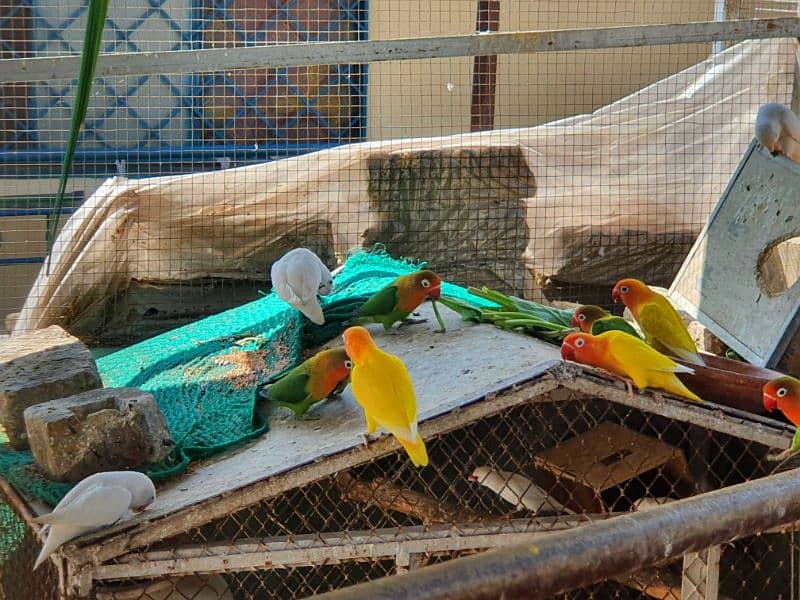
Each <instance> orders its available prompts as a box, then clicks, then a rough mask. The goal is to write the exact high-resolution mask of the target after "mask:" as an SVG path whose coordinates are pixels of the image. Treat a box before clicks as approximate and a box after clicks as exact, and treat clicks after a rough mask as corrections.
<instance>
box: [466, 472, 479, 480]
mask: <svg viewBox="0 0 800 600" xmlns="http://www.w3.org/2000/svg"><path fill="white" fill-rule="evenodd" d="M467 479H468V480H469V481H478V476H477V475H475V473H473V474H472V475H470V476H469V477H467Z"/></svg>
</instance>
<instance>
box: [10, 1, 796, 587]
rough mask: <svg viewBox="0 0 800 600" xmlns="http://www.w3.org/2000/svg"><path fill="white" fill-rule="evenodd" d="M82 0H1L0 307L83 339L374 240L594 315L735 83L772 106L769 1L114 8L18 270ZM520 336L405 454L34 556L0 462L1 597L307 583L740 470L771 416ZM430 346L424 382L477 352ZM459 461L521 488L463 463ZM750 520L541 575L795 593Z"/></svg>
mask: <svg viewBox="0 0 800 600" xmlns="http://www.w3.org/2000/svg"><path fill="white" fill-rule="evenodd" d="M87 4H88V2H87V1H84V0H67V1H66V2H61V3H55V2H52V1H51V0H7V1H6V2H4V3H3V4H2V6H0V61H2V62H0V178H2V182H1V183H0V188H1V189H0V274H1V275H0V277H2V280H3V282H4V288H5V290H6V292H5V293H4V295H3V297H2V298H0V312H2V316H4V317H5V323H4V325H5V331H6V332H8V333H10V332H22V331H25V330H28V329H35V328H41V327H46V326H48V325H50V324H54V323H57V324H60V325H62V326H64V327H65V328H66V329H68V330H69V331H70V332H72V333H74V334H75V335H77V336H79V337H80V338H81V339H83V340H86V341H87V342H89V343H90V344H91V345H93V346H96V347H109V346H110V347H119V346H124V345H127V344H130V343H132V342H135V341H138V340H141V339H144V338H147V337H150V336H152V335H155V334H157V333H160V332H163V331H165V330H168V329H171V328H173V327H177V326H180V325H183V324H185V323H188V322H192V321H195V320H197V319H198V318H201V317H204V316H206V315H208V314H211V313H217V312H220V311H222V310H224V309H227V308H230V307H232V306H237V305H240V304H243V303H244V302H246V301H249V300H252V299H254V298H256V297H257V292H258V290H259V289H264V288H265V286H266V285H267V284H268V272H269V265H270V264H271V263H272V262H273V261H274V260H275V259H276V258H277V257H278V256H280V255H281V254H282V253H283V252H285V251H286V250H288V249H290V248H291V247H294V246H298V245H304V246H307V247H309V248H312V249H313V250H315V251H316V252H317V253H318V254H319V255H320V256H321V257H322V258H323V260H324V262H326V264H328V265H329V266H331V267H333V266H335V265H337V264H339V263H341V261H342V260H343V259H344V258H345V257H346V256H347V253H348V252H349V251H350V250H352V249H353V248H356V247H368V246H372V245H374V244H376V243H381V244H384V245H385V246H386V247H387V249H388V250H389V251H390V252H391V253H392V254H393V255H396V256H410V257H415V258H419V259H422V260H427V261H429V264H430V265H431V266H432V267H433V268H435V269H436V270H437V271H438V272H440V273H441V274H442V275H443V276H445V277H446V279H447V280H448V281H452V282H454V283H458V284H462V285H488V286H491V287H493V288H495V289H498V290H501V291H504V292H509V293H513V294H516V295H519V296H524V297H526V298H532V299H536V300H544V301H558V300H569V301H581V302H586V303H589V302H592V303H597V304H601V305H604V306H607V307H608V303H609V299H610V296H609V290H610V288H611V286H612V285H613V283H614V282H615V281H616V280H617V279H618V278H620V277H622V276H636V277H639V278H641V279H643V280H646V281H648V282H649V283H652V284H656V285H667V284H668V283H669V282H670V281H671V280H672V278H673V277H674V275H675V273H676V272H677V270H678V268H679V267H680V265H681V263H682V262H683V260H684V258H685V256H686V254H687V252H688V251H689V249H690V247H691V245H692V243H693V241H694V239H695V237H696V236H697V234H698V232H699V231H700V229H701V227H702V226H703V224H704V223H705V220H706V218H707V217H708V214H709V213H710V211H711V210H712V208H713V206H714V205H715V204H716V202H717V200H718V198H719V196H720V194H721V193H722V191H723V190H724V188H725V185H726V184H727V182H728V180H729V178H730V176H731V174H732V173H733V172H734V170H735V169H736V166H737V164H738V163H739V160H740V157H741V156H742V154H743V153H744V152H745V150H746V149H747V147H748V145H749V144H750V142H751V140H752V125H753V119H754V116H755V112H756V110H757V108H758V106H759V105H761V104H763V103H765V102H769V101H777V102H781V103H784V104H787V105H789V104H796V103H797V98H796V92H795V90H796V89H797V88H796V79H795V77H796V74H795V72H794V68H795V40H796V38H797V37H800V21H798V19H797V17H796V15H797V5H796V2H793V1H791V2H790V1H785V2H784V1H779V0H772V1H770V0H735V1H733V0H727V1H723V0H701V1H697V0H692V1H689V0H665V1H663V2H658V3H654V2H646V3H642V2H633V1H625V2H620V1H615V2H610V1H608V2H606V1H600V0H598V1H596V2H578V1H576V0H558V1H557V2H546V3H543V2H534V1H532V0H530V1H527V0H526V1H519V2H507V3H501V2H499V0H480V1H477V0H476V1H471V0H469V1H468V0H426V1H421V0H402V1H401V0H372V1H370V2H367V1H366V0H269V1H262V2H256V3H253V2H249V1H248V0H192V1H191V2H189V1H181V0H150V1H148V2H143V1H142V0H131V1H130V2H127V3H125V4H124V6H116V5H112V7H111V9H110V12H109V16H108V19H107V21H106V27H105V32H104V37H103V40H104V41H103V46H102V52H103V53H104V54H106V56H104V57H103V59H102V60H101V62H100V66H99V67H98V69H99V72H98V75H97V78H96V81H95V84H94V88H93V96H92V101H91V103H90V107H89V113H88V116H87V119H86V122H85V125H84V128H83V132H82V134H81V138H80V144H79V146H78V152H77V155H76V160H75V163H74V165H73V171H72V172H73V176H72V178H71V179H70V183H69V185H68V188H67V190H68V194H67V198H66V201H65V203H64V205H63V208H62V214H61V215H58V218H59V219H60V229H59V234H58V239H57V240H56V241H55V246H54V251H53V253H52V255H51V258H50V263H49V265H48V267H49V268H48V270H44V269H42V264H43V263H44V261H45V256H46V254H47V249H48V244H49V243H50V242H53V241H54V240H50V239H48V237H47V231H48V225H49V223H50V222H51V221H52V220H53V219H54V218H56V215H55V214H54V211H55V191H56V189H57V186H58V175H59V172H60V168H61V160H62V157H63V151H64V148H65V145H66V139H67V132H68V129H69V122H70V119H71V115H72V111H73V101H74V97H73V95H74V90H75V86H76V81H75V78H74V77H75V72H74V71H73V70H71V69H72V67H75V65H77V64H78V58H77V54H78V53H79V52H80V50H81V44H82V31H83V27H84V25H85V20H86V7H87ZM767 19H769V20H767ZM728 21H734V22H733V23H730V22H728ZM609 27H618V28H619V29H615V30H614V31H613V32H611V33H609V32H608V31H607V30H605V29H604V28H609ZM518 31H519V32H524V33H519V34H513V35H517V36H520V37H517V38H515V37H513V35H512V33H511V32H518ZM505 34H507V36H506V37H502V36H503V35H505ZM332 42H335V43H337V44H338V45H330V44H329V43H332ZM459 44H461V45H460V46H459ZM118 53H126V54H124V55H122V56H119V55H117V54H118ZM34 58H35V59H37V60H36V61H32V60H31V59H34ZM39 59H41V60H39ZM48 61H50V62H48ZM115 61H116V62H115ZM67 67H70V68H69V69H68V68H67ZM68 217H69V218H68ZM609 308H610V307H609ZM476 329H481V330H484V328H476ZM497 335H500V334H499V333H497ZM498 339H501V340H505V339H506V338H503V337H500V338H498ZM509 339H510V338H509ZM530 343H531V344H533V345H534V346H535V345H536V344H538V342H537V343H534V342H530ZM531 347H533V346H531ZM536 347H537V348H539V346H536ZM483 349H484V350H485V347H484V348H483ZM534 354H536V356H537V357H538V359H537V360H531V362H530V364H529V366H531V367H532V368H533V371H534V373H533V374H531V373H529V372H528V373H525V372H524V371H525V369H523V368H522V366H521V365H518V364H516V363H515V365H516V368H517V370H516V371H515V372H514V373H512V374H510V377H511V379H510V380H508V381H506V380H504V381H502V382H501V381H500V380H492V385H491V386H489V388H487V389H482V388H481V389H478V388H476V389H475V390H473V391H472V393H471V394H470V395H469V397H468V398H459V399H457V400H458V401H459V403H457V405H448V408H446V409H445V408H442V409H441V410H438V409H437V410H434V411H433V412H431V413H430V414H429V415H428V416H427V417H426V419H427V420H426V421H425V422H424V423H423V424H422V428H421V431H422V432H423V435H424V436H425V438H426V440H427V443H428V448H429V453H430V455H431V464H432V466H431V467H430V468H427V469H425V470H423V471H421V472H418V471H416V470H414V469H413V468H412V467H411V466H410V464H409V463H408V461H407V459H406V457H405V455H403V454H402V453H399V452H398V451H397V448H396V447H395V446H394V445H393V444H392V442H391V441H390V440H386V439H382V440H379V441H378V442H374V443H372V444H370V446H369V447H368V448H366V449H357V448H355V446H354V445H348V446H346V447H344V446H343V447H342V448H340V449H339V450H338V451H337V452H336V453H333V454H330V455H319V456H313V457H307V461H306V462H303V463H301V464H295V465H293V467H292V468H291V469H290V470H287V471H285V472H284V471H281V470H276V471H274V472H269V473H267V472H261V471H258V467H257V465H256V466H254V465H255V463H249V468H251V469H254V470H255V471H254V472H248V471H247V470H246V469H245V468H244V467H243V466H241V465H240V466H239V467H236V468H239V469H242V470H240V471H237V470H235V469H234V471H232V475H231V476H229V477H228V478H227V479H226V481H227V483H228V484H229V486H228V487H224V486H223V487H213V486H212V488H211V491H210V492H208V493H207V494H206V495H205V496H202V497H199V496H198V499H197V501H196V502H190V503H185V504H181V503H180V502H178V501H177V500H176V504H175V505H174V507H173V509H171V510H169V511H165V512H163V513H161V514H158V515H157V516H155V517H152V520H150V518H151V517H150V516H148V515H146V516H145V517H142V518H141V519H139V520H136V521H134V522H131V523H128V524H126V525H123V526H122V527H121V528H118V529H115V530H113V531H110V532H104V533H103V534H102V537H99V538H98V537H94V538H92V537H89V538H87V539H84V540H82V541H81V542H80V544H79V545H78V546H75V547H71V548H69V549H67V551H66V554H65V556H66V557H68V560H67V558H62V559H61V560H60V561H59V563H58V564H54V563H50V562H48V563H47V564H46V565H45V566H44V567H42V571H37V572H36V575H35V576H34V577H30V576H29V573H30V572H29V569H30V566H31V563H32V561H33V559H34V557H35V555H36V554H37V552H38V541H37V537H36V533H37V532H36V530H35V528H34V527H33V526H32V525H31V520H32V514H31V512H30V508H29V507H28V506H27V504H26V503H25V502H24V501H23V500H21V499H20V497H19V496H18V495H17V493H16V492H14V491H13V490H12V489H11V488H10V487H8V486H6V487H3V489H2V492H3V496H4V498H5V499H6V500H7V505H0V509H3V510H5V509H6V506H7V507H9V509H8V510H12V511H13V513H14V514H15V515H16V518H8V519H2V523H3V524H4V525H5V524H6V523H12V524H13V527H14V532H15V536H16V537H14V538H13V539H15V540H18V541H17V542H16V543H15V544H16V545H15V546H14V547H15V548H16V550H15V552H14V553H12V554H4V553H2V552H1V551H0V558H2V560H3V562H2V564H0V596H2V597H3V598H8V599H11V598H13V599H15V600H17V599H19V600H25V599H26V598H37V599H40V598H43V599H46V598H50V597H52V598H59V597H64V596H67V595H79V596H84V597H87V596H90V597H97V598H107V599H114V600H122V599H123V598H124V599H126V600H127V599H130V600H138V599H146V600H151V599H153V600H155V599H159V600H166V599H170V600H177V599H179V598H192V599H199V598H204V599H206V598H207V599H209V600H211V599H223V598H225V599H228V598H231V599H237V600H238V599H260V598H272V597H274V598H287V597H303V596H307V595H312V594H317V593H323V592H327V591H331V590H336V589H340V588H343V587H345V586H348V585H352V584H355V583H359V582H363V581H368V580H374V579H378V578H382V577H385V576H387V575H392V574H395V573H400V572H404V571H413V570H416V569H419V568H422V567H424V566H427V565H432V564H435V563H441V562H447V561H450V560H452V559H454V558H458V557H461V556H465V555H469V554H473V553H477V552H483V551H485V550H487V549H491V548H496V547H499V546H503V545H508V544H512V543H516V542H527V541H529V540H536V539H539V536H542V535H545V534H547V533H550V532H553V531H559V530H562V529H565V528H580V527H581V526H584V525H586V524H587V523H593V522H596V521H598V520H603V519H607V518H609V517H612V516H618V515H620V514H627V513H629V512H638V511H640V510H644V509H645V508H649V506H650V505H652V504H653V503H655V504H658V503H659V502H662V501H665V500H667V499H669V500H677V499H679V498H684V497H688V496H693V495H697V494H701V493H704V492H708V491H711V490H715V489H720V488H725V487H728V486H730V485H733V484H736V483H739V482H743V481H750V480H755V479H758V478H761V477H765V476H769V475H770V474H771V473H773V471H775V469H776V466H775V464H774V463H771V462H770V461H767V460H765V455H766V453H767V452H768V451H769V450H770V449H772V448H784V447H785V446H786V445H787V443H788V441H789V439H790V437H791V436H790V433H789V432H788V430H787V428H786V427H784V426H783V425H781V424H779V423H777V422H774V421H769V420H766V419H761V418H759V417H756V416H753V415H745V414H740V413H737V412H736V411H733V410H728V409H725V408H722V407H718V406H716V405H714V406H712V407H708V406H689V405H684V404H683V403H681V402H678V401H675V400H674V399H669V398H665V397H661V396H659V395H655V396H649V395H646V396H640V395H634V396H629V395H627V394H626V393H625V392H624V391H623V390H621V389H620V388H619V387H618V386H617V385H616V384H614V383H610V382H609V381H607V380H603V379H597V378H596V376H595V375H592V374H591V373H589V372H584V371H581V370H577V369H575V368H572V367H570V368H565V367H554V366H553V365H554V361H556V360H557V359H558V356H557V355H556V353H555V351H554V350H553V349H552V348H550V349H549V354H548V352H546V351H544V350H542V349H541V348H539V349H538V350H536V351H535V352H534ZM481 358H483V357H481ZM469 360H475V356H474V355H470V357H469ZM487 360H488V359H484V360H483V363H482V364H483V366H484V367H485V362H486V361H487ZM492 360H493V361H494V362H493V363H492V364H493V365H494V368H497V369H498V370H499V369H500V365H501V364H502V363H506V362H509V361H510V359H508V360H507V359H505V358H502V357H494V358H493V359H492ZM511 362H513V361H511ZM447 367H448V368H446V369H444V370H443V372H444V375H442V376H441V378H440V379H436V378H435V377H434V379H435V380H436V381H440V380H446V378H448V377H449V378H450V380H449V381H452V380H454V379H457V378H460V377H462V376H466V375H467V373H468V372H469V371H470V370H473V369H476V370H478V369H477V367H474V366H472V365H471V364H469V363H468V360H467V359H466V358H465V359H464V361H463V364H462V363H461V362H459V361H458V360H453V361H452V364H449V365H447ZM449 381H448V383H449ZM444 387H446V388H447V391H448V392H450V391H451V390H450V389H449V387H448V386H447V385H445V386H444ZM431 397H433V393H432V392H431ZM449 400H453V399H452V398H449ZM354 422H355V421H354ZM353 433H354V434H355V433H356V431H355V429H354V431H353ZM643 449H646V451H644V450H643ZM250 451H252V448H250V447H248V448H246V449H244V450H243V449H240V448H237V449H234V450H231V451H230V452H229V453H227V454H226V455H224V456H223V457H220V458H214V459H209V460H207V461H200V463H199V465H196V466H194V465H193V466H192V467H191V469H197V471H196V472H192V471H191V470H190V473H189V475H188V476H187V477H194V476H195V475H196V476H198V477H201V476H202V474H203V473H205V472H206V471H205V470H206V469H211V470H213V469H214V468H219V469H222V467H215V466H214V465H226V464H229V463H226V462H225V461H228V460H235V459H237V456H242V455H244V454H245V453H247V452H250ZM604 452H605V453H604ZM580 457H582V458H581V459H580V460H578V458H580ZM481 466H490V467H492V468H493V469H495V470H498V471H503V472H507V473H512V474H519V475H520V476H522V480H524V481H528V482H529V483H530V484H531V486H530V487H528V488H526V489H527V490H533V491H534V492H533V493H532V494H531V496H532V497H534V498H538V502H539V503H538V505H537V506H535V507H534V508H533V509H532V508H530V506H525V505H524V504H523V506H522V507H518V506H517V504H518V503H519V502H517V501H516V500H514V494H517V495H519V490H518V489H517V490H516V491H514V489H512V487H510V486H509V485H507V484H504V485H501V486H500V487H499V489H498V490H496V491H492V490H491V489H490V488H489V487H487V486H484V485H481V483H480V482H475V481H470V480H469V476H470V475H471V473H473V471H474V470H475V469H476V468H478V467H481ZM208 472H209V473H211V472H212V471H208ZM214 472H216V473H219V472H221V471H219V470H218V471H214ZM254 473H255V474H254ZM503 476H504V475H503ZM182 481H185V480H183V479H180V478H178V479H176V480H175V481H172V482H170V483H168V484H167V485H168V486H169V487H170V490H171V492H170V493H172V494H174V497H176V498H178V497H180V496H181V494H191V493H194V492H195V490H182V489H181V485H183V484H182V483H181V482H182ZM515 481H520V480H518V479H516V480H515ZM526 485H527V484H526ZM533 486H536V487H533ZM536 490H541V493H539V492H536ZM524 495H525V494H524V493H523V496H524ZM504 497H505V498H512V501H511V502H509V501H507V500H504V499H503V498H504ZM643 500H646V502H644V503H643ZM525 501H526V502H528V501H529V499H527V496H526V500H525ZM520 502H521V500H520ZM648 503H649V504H648ZM654 510H658V509H657V508H655V509H654ZM751 533H752V536H751V537H747V538H743V539H740V540H737V541H734V542H731V543H726V544H723V545H722V546H713V547H711V548H709V549H707V550H704V551H702V552H698V553H692V554H687V555H686V556H685V557H684V558H683V559H682V560H677V561H670V562H668V563H665V564H657V565H651V566H650V567H649V568H648V569H646V570H644V571H641V572H639V573H636V574H634V575H630V576H624V577H615V578H612V579H609V580H608V581H605V582H603V583H601V584H597V585H593V586H590V587H585V588H583V589H579V590H575V591H572V592H569V593H567V594H566V595H564V596H562V597H565V598H639V597H642V596H643V595H644V596H647V597H654V598H676V599H677V598H684V599H686V598H695V597H696V598H706V597H708V598H712V597H720V598H722V597H728V598H735V597H737V596H739V597H742V598H763V599H769V598H797V597H798V596H800V589H798V585H797V577H796V568H797V567H796V561H797V559H798V548H797V540H796V537H795V532H794V530H793V529H792V528H791V527H786V528H783V529H776V530H774V531H766V532H758V531H752V532H751ZM4 539H5V538H4ZM8 539H11V538H8ZM0 550H2V547H0ZM710 590H718V591H710Z"/></svg>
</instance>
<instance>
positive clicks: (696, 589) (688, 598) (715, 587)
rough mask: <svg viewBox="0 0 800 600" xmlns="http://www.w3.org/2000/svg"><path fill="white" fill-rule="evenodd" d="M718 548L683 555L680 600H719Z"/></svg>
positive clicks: (719, 551) (720, 551) (720, 552)
mask: <svg viewBox="0 0 800 600" xmlns="http://www.w3.org/2000/svg"><path fill="white" fill-rule="evenodd" d="M721 554H722V549H721V548H720V546H711V547H710V548H706V549H705V550H701V551H700V552H689V553H687V554H684V555H683V576H682V578H681V600H717V599H718V598H719V559H720V555H721Z"/></svg>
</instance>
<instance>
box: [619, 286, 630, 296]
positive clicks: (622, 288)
mask: <svg viewBox="0 0 800 600" xmlns="http://www.w3.org/2000/svg"><path fill="white" fill-rule="evenodd" d="M619 291H620V292H622V293H623V294H627V293H628V292H629V291H630V288H628V286H627V285H623V286H622V287H621V288H619Z"/></svg>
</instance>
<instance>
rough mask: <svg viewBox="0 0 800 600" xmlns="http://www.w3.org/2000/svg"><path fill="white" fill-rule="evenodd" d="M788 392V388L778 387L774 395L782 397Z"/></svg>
mask: <svg viewBox="0 0 800 600" xmlns="http://www.w3.org/2000/svg"><path fill="white" fill-rule="evenodd" d="M788 393H789V390H787V389H786V388H780V389H779V390H778V391H777V392H775V395H776V396H777V397H778V398H783V397H784V396H785V395H786V394H788Z"/></svg>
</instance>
